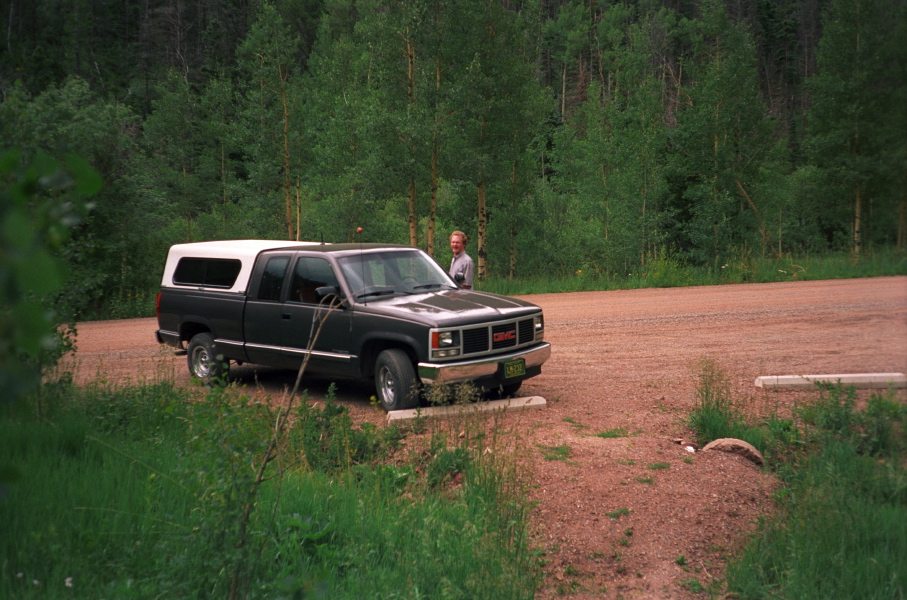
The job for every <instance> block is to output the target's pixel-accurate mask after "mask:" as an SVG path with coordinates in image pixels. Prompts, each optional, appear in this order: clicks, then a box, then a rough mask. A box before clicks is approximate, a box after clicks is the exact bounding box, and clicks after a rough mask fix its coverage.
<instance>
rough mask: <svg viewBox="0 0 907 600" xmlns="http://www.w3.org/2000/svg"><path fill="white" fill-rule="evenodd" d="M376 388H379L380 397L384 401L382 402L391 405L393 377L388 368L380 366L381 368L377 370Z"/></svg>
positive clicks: (392, 402)
mask: <svg viewBox="0 0 907 600" xmlns="http://www.w3.org/2000/svg"><path fill="white" fill-rule="evenodd" d="M378 389H380V390H381V399H382V400H383V401H384V404H385V405H387V406H393V405H394V402H395V398H394V378H393V376H392V375H391V372H390V369H388V368H387V367H381V370H380V371H379V372H378Z"/></svg>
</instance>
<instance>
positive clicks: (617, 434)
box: [595, 427, 630, 439]
mask: <svg viewBox="0 0 907 600" xmlns="http://www.w3.org/2000/svg"><path fill="white" fill-rule="evenodd" d="M595 435H596V436H597V437H600V438H605V439H609V438H622V437H629V435H630V434H629V433H628V432H627V430H626V429H625V428H624V427H617V428H616V429H606V430H604V431H601V432H599V433H596V434H595Z"/></svg>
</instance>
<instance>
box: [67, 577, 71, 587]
mask: <svg viewBox="0 0 907 600" xmlns="http://www.w3.org/2000/svg"><path fill="white" fill-rule="evenodd" d="M66 587H72V577H67V578H66Z"/></svg>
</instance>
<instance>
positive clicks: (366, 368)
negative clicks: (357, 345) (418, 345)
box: [361, 340, 418, 379]
mask: <svg viewBox="0 0 907 600" xmlns="http://www.w3.org/2000/svg"><path fill="white" fill-rule="evenodd" d="M390 348H395V349H397V350H402V351H403V352H406V355H407V356H408V357H409V360H410V361H411V362H412V363H413V365H415V364H416V363H417V362H418V361H417V360H416V353H415V351H414V350H413V349H412V348H411V347H410V346H408V345H407V344H404V343H402V342H394V341H391V340H371V341H370V342H368V343H367V344H366V345H365V346H363V347H362V354H361V356H362V363H361V365H362V366H361V368H362V376H363V377H366V378H369V379H371V378H373V377H374V376H375V361H377V360H378V355H379V354H381V353H382V352H384V351H385V350H388V349H390Z"/></svg>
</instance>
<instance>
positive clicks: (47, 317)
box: [0, 151, 101, 399]
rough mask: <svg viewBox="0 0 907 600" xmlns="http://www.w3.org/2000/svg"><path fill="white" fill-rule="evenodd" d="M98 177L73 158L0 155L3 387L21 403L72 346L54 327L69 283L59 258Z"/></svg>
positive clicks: (68, 336) (15, 153)
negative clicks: (56, 303) (57, 303)
mask: <svg viewBox="0 0 907 600" xmlns="http://www.w3.org/2000/svg"><path fill="white" fill-rule="evenodd" d="M100 187H101V180H100V178H99V177H98V174H97V173H96V172H95V171H94V170H93V169H91V168H90V167H89V166H88V165H87V164H86V163H85V161H84V160H83V159H81V158H80V157H78V156H76V155H73V154H70V155H68V156H67V157H66V159H65V162H63V163H60V162H58V161H56V160H54V159H53V158H51V157H50V156H48V155H46V154H44V153H41V152H39V153H37V154H36V155H35V156H34V157H33V158H32V159H31V160H30V161H27V162H25V161H23V157H22V156H21V153H20V152H18V151H8V152H6V153H4V154H3V155H0V307H2V308H0V388H2V389H3V390H4V398H5V399H16V398H18V397H19V396H21V395H22V394H24V393H26V392H27V391H29V390H30V389H31V388H32V387H33V386H34V385H35V384H36V383H37V381H38V379H39V377H40V375H41V369H42V367H46V366H49V365H53V364H55V363H56V361H57V360H58V359H59V358H60V356H62V354H63V353H64V352H65V351H66V350H68V349H69V348H70V347H71V344H72V336H73V335H74V333H73V331H72V329H70V330H62V332H61V330H60V329H58V328H57V325H58V324H59V323H60V322H61V321H62V320H63V319H65V318H66V317H67V316H68V315H60V314H54V312H53V310H52V305H53V300H54V297H55V295H56V294H58V293H59V292H60V291H61V289H62V287H63V284H64V281H65V278H66V268H67V265H66V262H65V261H64V260H63V259H62V258H61V256H60V253H61V251H62V249H63V247H64V245H65V243H66V241H67V239H68V238H69V233H70V229H71V228H72V227H74V226H75V225H76V224H77V223H79V221H80V220H82V219H83V218H84V216H85V213H86V212H87V210H88V205H86V204H85V200H84V199H85V198H87V197H90V196H92V195H94V194H95V193H97V191H98V190H99V189H100Z"/></svg>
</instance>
